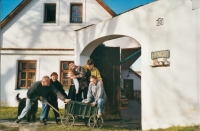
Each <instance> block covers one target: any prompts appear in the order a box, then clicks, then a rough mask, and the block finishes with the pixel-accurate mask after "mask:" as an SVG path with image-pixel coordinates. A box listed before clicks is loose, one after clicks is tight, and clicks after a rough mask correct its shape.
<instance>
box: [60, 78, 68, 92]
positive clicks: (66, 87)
mask: <svg viewBox="0 0 200 131" xmlns="http://www.w3.org/2000/svg"><path fill="white" fill-rule="evenodd" d="M61 83H62V85H63V89H64V90H69V87H70V85H69V83H68V80H63V81H62V82H61Z"/></svg>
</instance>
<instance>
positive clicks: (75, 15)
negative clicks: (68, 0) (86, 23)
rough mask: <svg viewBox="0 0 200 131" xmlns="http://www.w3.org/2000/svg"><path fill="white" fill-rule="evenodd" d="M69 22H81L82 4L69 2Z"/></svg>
mask: <svg viewBox="0 0 200 131" xmlns="http://www.w3.org/2000/svg"><path fill="white" fill-rule="evenodd" d="M70 12H71V14H70V22H71V23H82V4H71V11H70Z"/></svg>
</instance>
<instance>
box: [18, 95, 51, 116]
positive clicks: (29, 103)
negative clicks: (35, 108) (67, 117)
mask: <svg viewBox="0 0 200 131" xmlns="http://www.w3.org/2000/svg"><path fill="white" fill-rule="evenodd" d="M44 100H46V98H44ZM32 102H33V101H32V100H30V99H29V98H26V106H25V107H24V109H23V110H22V112H21V114H20V115H19V116H18V119H22V118H23V117H24V116H25V115H26V113H27V112H28V111H29V110H30V109H31V106H32ZM40 102H41V104H42V113H41V115H40V120H43V119H44V118H45V115H46V112H47V104H46V103H45V102H43V101H40Z"/></svg>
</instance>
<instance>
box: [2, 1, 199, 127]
mask: <svg viewBox="0 0 200 131" xmlns="http://www.w3.org/2000/svg"><path fill="white" fill-rule="evenodd" d="M25 1H26V2H29V1H30V2H29V3H28V4H27V5H26V6H25V4H24V6H23V5H22V6H21V7H24V8H23V9H22V10H21V11H20V12H18V13H17V14H16V15H15V17H13V19H12V20H10V21H9V22H7V23H6V24H5V25H3V27H2V28H1V37H0V38H1V39H0V42H1V44H0V47H1V52H0V53H1V104H2V105H3V104H4V105H6V106H17V104H16V103H15V101H14V99H15V95H16V94H17V93H21V96H25V95H26V91H27V89H22V88H27V87H28V86H29V85H30V84H31V83H32V82H33V81H34V80H40V79H41V78H42V76H43V75H50V73H51V72H53V71H56V72H58V73H59V76H60V78H59V80H60V81H62V82H63V84H64V85H65V83H67V79H66V78H65V75H66V71H67V68H66V67H67V66H66V65H67V62H68V61H75V63H76V64H77V65H84V64H85V63H86V61H87V60H88V59H89V58H90V57H91V54H92V53H93V51H94V50H95V48H96V47H97V46H98V45H100V44H102V43H105V44H106V46H112V48H113V49H112V48H111V47H110V48H105V49H106V50H107V52H105V54H99V56H100V55H103V56H104V57H102V58H103V59H101V62H102V63H103V64H102V65H101V66H102V67H101V68H102V69H105V70H106V68H105V67H103V65H104V64H105V63H109V64H111V68H112V69H109V70H106V71H105V72H107V73H109V74H107V75H110V73H113V74H111V75H113V77H117V78H118V76H119V72H118V71H120V70H119V69H120V68H119V65H120V63H119V62H120V55H119V52H120V49H119V48H117V47H119V45H120V47H121V48H124V46H125V47H126V48H139V47H141V72H142V78H141V90H142V116H141V117H142V129H143V130H147V129H156V128H166V127H169V126H172V125H175V126H176V125H180V126H185V125H194V124H195V125H197V124H200V123H199V122H200V116H199V113H200V112H199V109H200V108H199V103H200V86H199V81H200V77H199V74H200V69H199V67H200V63H199V61H200V57H199V54H200V52H199V51H200V46H199V41H200V37H199V34H200V20H199V17H200V0H158V1H155V2H153V3H150V4H147V5H144V6H141V7H139V8H136V9H133V10H130V11H128V12H126V13H123V14H121V15H119V16H115V14H114V13H113V12H112V11H111V10H109V8H108V7H106V6H105V4H103V3H102V1H101V0H97V1H96V0H25ZM80 10H81V11H80ZM52 12H54V13H52ZM73 12H76V13H77V12H80V13H81V15H74V14H73ZM48 13H50V15H48ZM52 14H53V15H52ZM2 24H3V23H1V25H2ZM113 39H115V41H116V42H115V43H114V44H112V42H111V43H110V44H109V41H110V40H113ZM119 39H124V41H131V42H130V43H129V42H125V43H122V42H121V41H120V40H119ZM118 40H119V41H120V42H119V41H118ZM122 41H123V40H122ZM114 45H116V47H113V46H114ZM121 45H123V47H122V46H121ZM110 51H111V52H110ZM156 51H158V52H157V54H158V55H157V57H158V59H156V60H158V61H160V62H159V65H157V64H156V60H155V59H154V62H155V65H154V63H153V60H152V58H151V54H152V53H153V52H156ZM161 51H168V53H169V54H168V55H167V56H166V55H165V56H164V55H163V54H162V52H161ZM106 53H107V55H106ZM108 54H109V55H108ZM165 57H166V58H167V61H169V62H170V65H169V64H167V66H166V65H161V64H163V63H164V62H165V61H166V58H165ZM163 61H164V62H163ZM112 62H113V64H112ZM160 63H161V64H160ZM105 72H102V75H103V76H106V73H105ZM105 79H106V80H111V81H109V82H110V83H111V84H112V81H116V80H115V79H113V78H111V77H109V78H106V77H105ZM105 79H104V80H105ZM106 80H105V81H104V83H105V84H107V81H106ZM118 81H120V78H119V79H118ZM113 85H114V86H113V90H114V89H115V90H114V91H115V92H107V94H108V95H109V96H113V98H114V99H112V101H113V103H116V105H118V101H117V97H116V96H115V95H114V93H116V92H117V85H118V83H117V84H116V83H113ZM106 88H107V87H106ZM110 90H112V89H110ZM108 103H110V104H111V105H112V104H113V103H111V102H110V101H109V100H108ZM109 110H110V109H106V111H109ZM113 112H115V113H114V114H112V113H111V112H109V113H110V114H109V115H108V117H110V118H111V117H115V118H117V117H118V116H119V115H120V113H118V109H116V110H113ZM116 114H117V115H116Z"/></svg>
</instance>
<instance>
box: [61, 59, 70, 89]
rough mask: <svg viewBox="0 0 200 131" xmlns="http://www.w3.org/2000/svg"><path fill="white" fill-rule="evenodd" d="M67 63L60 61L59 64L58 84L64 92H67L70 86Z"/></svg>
mask: <svg viewBox="0 0 200 131" xmlns="http://www.w3.org/2000/svg"><path fill="white" fill-rule="evenodd" d="M69 62H71V61H61V64H60V65H61V66H60V83H61V84H62V85H63V88H64V90H69V88H70V85H71V78H68V77H67V73H68V71H69V67H68V65H69Z"/></svg>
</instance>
